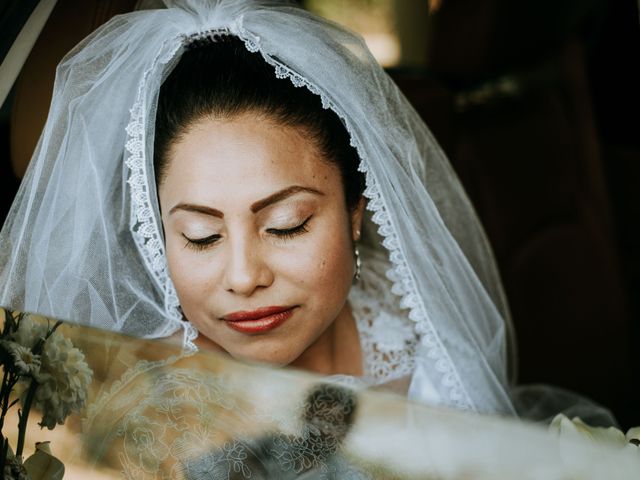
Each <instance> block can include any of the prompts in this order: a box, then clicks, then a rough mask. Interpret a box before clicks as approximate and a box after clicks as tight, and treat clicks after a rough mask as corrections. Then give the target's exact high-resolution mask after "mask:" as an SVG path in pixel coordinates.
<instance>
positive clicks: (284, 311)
mask: <svg viewBox="0 0 640 480" xmlns="http://www.w3.org/2000/svg"><path fill="white" fill-rule="evenodd" d="M294 308H295V307H264V308H259V309H257V310H253V311H250V312H233V313H230V314H228V315H225V316H224V317H222V319H223V320H224V321H226V322H227V325H228V326H229V327H230V328H232V329H234V330H236V331H238V332H241V333H249V334H250V333H262V332H266V331H269V330H273V329H274V328H276V327H278V326H279V325H281V324H282V323H284V322H285V321H286V320H288V319H289V318H290V317H291V315H292V314H293V310H294Z"/></svg>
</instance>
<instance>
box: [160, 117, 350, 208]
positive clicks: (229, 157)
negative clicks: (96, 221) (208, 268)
mask: <svg viewBox="0 0 640 480" xmlns="http://www.w3.org/2000/svg"><path fill="white" fill-rule="evenodd" d="M168 157H169V165H168V168H167V170H166V176H165V178H164V180H163V182H162V185H161V187H160V190H161V193H162V190H171V191H174V192H175V193H180V192H181V191H188V192H189V193H190V195H194V196H195V195H201V196H212V197H213V196H215V197H219V195H232V196H234V197H239V196H246V197H247V198H254V197H260V196H261V195H269V194H271V193H273V191H274V190H277V189H280V188H286V187H288V186H290V185H292V184H297V185H307V186H312V187H323V189H324V190H325V191H326V192H327V193H331V191H332V190H333V189H340V187H341V180H340V173H339V170H338V168H337V167H336V166H335V165H333V164H331V163H329V162H328V161H327V160H326V159H324V157H323V156H322V154H321V152H320V150H319V149H318V147H317V146H316V144H315V142H314V140H313V139H312V138H310V136H309V134H308V132H307V131H306V130H305V129H304V128H301V127H292V126H287V125H283V124H281V123H278V122H276V121H274V120H272V119H270V118H268V117H265V116H263V115H259V114H254V113H245V114H241V115H238V116H235V117H232V118H211V117H205V118H202V119H200V120H198V121H196V122H194V123H193V124H192V125H191V126H190V127H189V129H188V130H187V131H186V132H185V133H184V134H183V135H181V136H180V138H179V139H178V141H177V142H175V143H174V144H173V145H172V147H171V149H170V151H169V155H168Z"/></svg>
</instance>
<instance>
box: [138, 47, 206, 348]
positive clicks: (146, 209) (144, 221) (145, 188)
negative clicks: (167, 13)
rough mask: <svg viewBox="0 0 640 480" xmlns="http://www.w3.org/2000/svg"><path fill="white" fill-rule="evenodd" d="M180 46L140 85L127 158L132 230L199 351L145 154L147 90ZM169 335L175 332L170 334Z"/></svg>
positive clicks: (173, 313) (175, 317) (172, 313)
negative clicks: (172, 271) (172, 274)
mask: <svg viewBox="0 0 640 480" xmlns="http://www.w3.org/2000/svg"><path fill="white" fill-rule="evenodd" d="M163 47H164V45H163ZM180 47H181V44H177V45H176V46H175V47H174V48H172V49H170V51H169V52H168V53H167V54H166V55H164V56H162V57H156V59H155V60H154V62H153V64H152V65H151V66H150V67H149V68H148V69H147V70H146V71H145V72H144V74H143V76H142V80H141V81H140V84H139V85H138V92H137V95H136V101H135V102H134V104H133V107H132V108H131V111H130V113H131V115H130V119H129V123H128V125H127V127H126V132H127V141H126V143H125V148H126V150H127V151H128V152H129V156H128V157H127V158H126V160H125V164H126V165H127V167H128V168H129V177H128V179H127V183H128V184H129V187H130V189H131V190H130V198H131V210H130V222H129V230H130V231H131V235H132V236H133V239H134V241H135V243H136V246H137V248H138V251H139V252H140V254H141V255H142V258H143V260H144V263H145V265H146V266H147V268H148V269H149V271H150V272H151V274H152V276H153V278H154V280H155V281H156V284H157V285H158V286H159V287H160V290H161V291H162V292H164V310H165V312H167V314H168V317H169V320H170V322H171V324H173V325H176V326H178V327H182V328H183V329H184V337H183V344H184V346H185V347H186V348H187V349H188V350H191V351H195V350H197V348H196V346H195V344H194V343H193V341H194V340H195V338H196V337H197V336H198V333H197V331H196V329H195V327H193V325H191V324H190V323H189V322H186V321H183V319H182V314H181V312H180V302H179V300H178V295H177V293H176V290H175V287H174V286H173V282H172V281H171V279H170V278H169V273H168V266H167V261H166V255H165V252H164V245H163V242H162V235H161V234H160V230H159V228H158V224H157V222H156V219H155V216H154V213H153V208H152V205H153V204H152V202H151V197H150V189H149V185H148V179H149V177H148V172H147V162H146V151H145V126H146V124H147V118H146V112H147V105H146V101H145V91H146V86H147V81H148V78H149V76H150V75H151V73H152V72H153V71H155V70H156V69H157V68H159V66H160V65H163V64H166V63H167V62H169V61H170V60H171V59H172V58H173V57H174V56H175V54H176V52H177V51H178V50H179V49H180ZM161 50H162V48H161ZM169 333H173V332H167V334H169Z"/></svg>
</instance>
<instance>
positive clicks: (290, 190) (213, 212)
mask: <svg viewBox="0 0 640 480" xmlns="http://www.w3.org/2000/svg"><path fill="white" fill-rule="evenodd" d="M301 192H306V193H312V194H314V195H324V193H323V192H321V191H319V190H316V189H315V188H310V187H302V186H300V185H293V186H291V187H287V188H285V189H282V190H280V191H278V192H275V193H274V194H272V195H269V196H268V197H266V198H263V199H262V200H258V201H257V202H254V203H252V204H251V207H250V209H251V212H252V213H257V212H259V211H260V210H262V209H264V208H267V207H268V206H269V205H273V204H274V203H277V202H281V201H282V200H284V199H286V198H289V197H290V196H292V195H295V194H296V193H301ZM177 210H183V211H186V212H196V213H202V214H204V215H210V216H212V217H218V218H224V213H222V212H221V211H220V210H218V209H216V208H211V207H207V206H204V205H194V204H191V203H179V204H177V205H176V206H174V207H173V208H172V209H171V210H169V215H171V214H173V213H174V212H176V211H177Z"/></svg>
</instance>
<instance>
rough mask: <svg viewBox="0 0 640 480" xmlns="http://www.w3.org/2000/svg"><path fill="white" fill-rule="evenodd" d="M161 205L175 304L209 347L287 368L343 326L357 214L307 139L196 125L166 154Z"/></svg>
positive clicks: (264, 122)
mask: <svg viewBox="0 0 640 480" xmlns="http://www.w3.org/2000/svg"><path fill="white" fill-rule="evenodd" d="M159 197H160V206H161V210H162V222H163V224H164V229H165V237H166V250H167V259H168V263H169V270H170V275H171V278H172V280H173V283H174V285H175V287H176V290H177V293H178V297H179V299H180V304H181V306H182V309H183V312H184V314H185V316H186V318H187V319H189V320H190V321H191V322H192V323H193V325H194V326H195V327H196V328H197V329H198V331H199V332H200V334H201V337H202V336H204V337H205V339H207V340H209V341H210V343H212V344H213V345H215V346H217V347H219V348H222V349H223V350H225V351H227V352H229V353H230V354H231V355H232V356H234V357H237V358H243V359H251V360H259V361H266V362H269V363H275V364H279V365H285V364H289V363H291V362H293V361H294V360H296V359H297V358H298V357H299V356H300V355H301V354H302V353H303V352H305V351H307V349H309V347H311V346H312V345H313V344H314V342H316V341H317V340H318V339H319V338H320V337H321V335H322V334H323V333H324V332H325V331H327V329H328V327H329V326H330V325H332V323H333V322H334V321H335V320H336V319H337V318H341V317H344V316H345V315H350V311H349V309H348V307H347V304H346V298H347V294H348V292H349V289H350V286H351V283H352V278H353V273H354V264H353V241H354V240H355V239H356V236H357V231H358V229H359V223H360V218H361V214H362V208H361V207H360V208H359V209H357V210H356V212H355V213H354V214H351V213H350V212H349V211H348V209H347V207H346V205H345V198H344V193H343V188H342V181H341V178H340V172H339V170H338V168H337V167H336V166H334V165H332V164H330V163H328V162H327V161H326V160H324V159H323V158H322V157H321V154H320V152H319V151H318V149H317V148H316V147H315V145H314V144H313V142H312V141H311V140H309V139H308V138H307V137H306V132H305V131H304V130H303V129H300V128H295V127H288V126H283V125H280V124H278V123H276V122H274V121H272V120H270V119H267V118H265V117H264V116H258V115H257V114H252V113H247V114H242V115H239V116H237V117H234V118H232V119H211V118H204V119H201V120H199V121H197V122H195V123H194V124H193V125H191V127H190V128H189V130H188V131H187V132H186V133H185V134H184V135H182V136H181V137H180V138H179V140H178V141H177V143H175V144H173V145H172V147H171V150H170V152H169V164H168V168H167V170H166V176H165V178H164V179H163V180H162V182H161V184H160V187H159Z"/></svg>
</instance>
